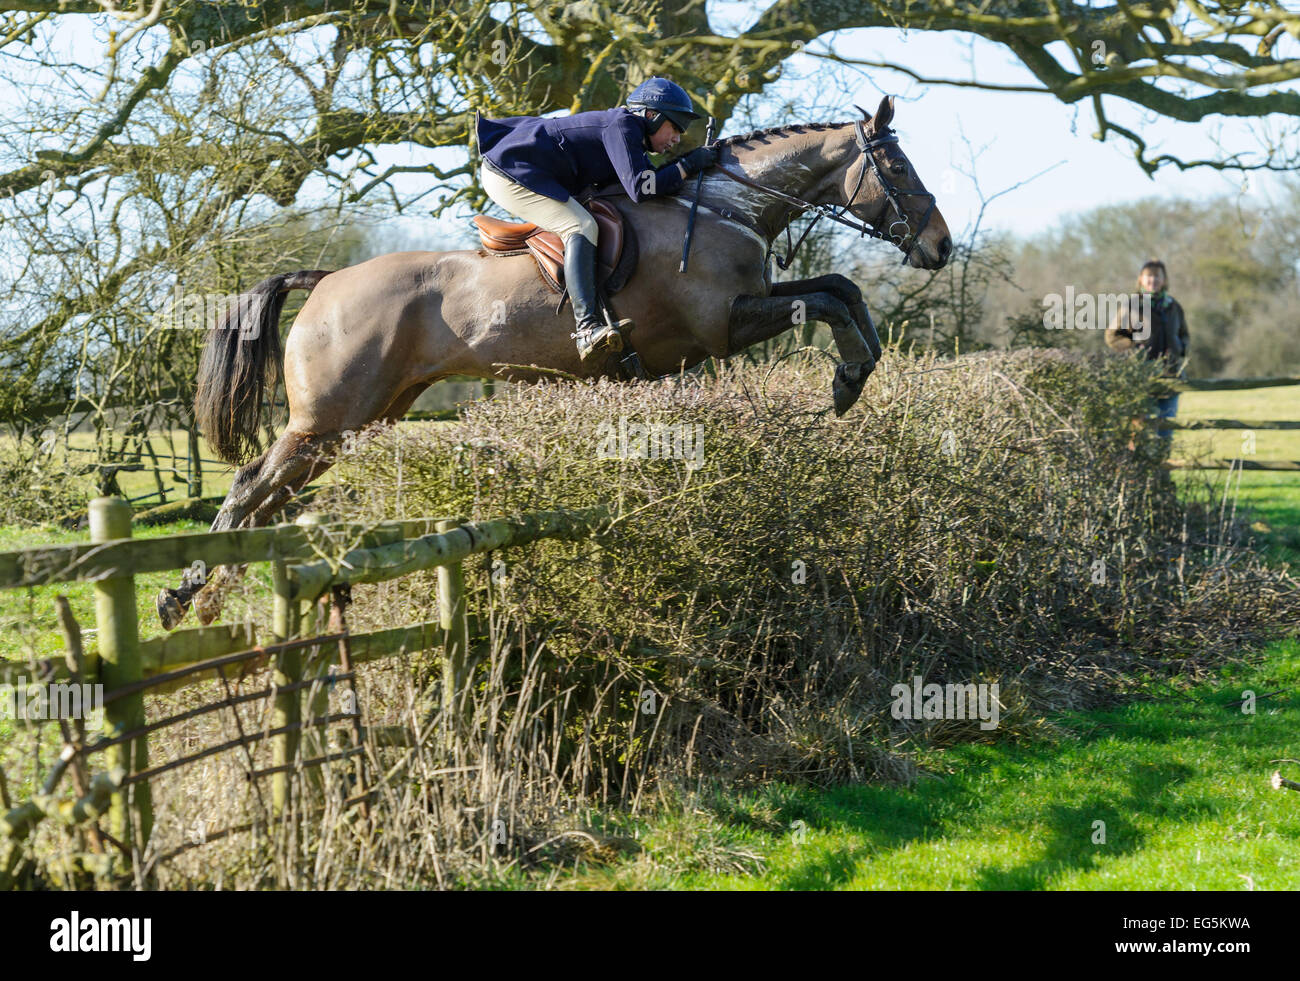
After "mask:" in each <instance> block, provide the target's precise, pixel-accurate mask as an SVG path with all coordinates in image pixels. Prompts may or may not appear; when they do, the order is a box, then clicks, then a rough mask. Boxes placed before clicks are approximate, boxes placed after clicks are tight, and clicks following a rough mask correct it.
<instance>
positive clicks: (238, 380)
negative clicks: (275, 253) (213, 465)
mask: <svg viewBox="0 0 1300 981" xmlns="http://www.w3.org/2000/svg"><path fill="white" fill-rule="evenodd" d="M331 271H332V270H327V269H313V270H303V271H301V272H293V273H280V274H279V275H278V276H272V277H271V278H270V279H266V280H263V281H262V282H260V283H258V284H257V285H256V286H254V287H253V288H252V289H251V290H249V291H248V292H247V293H242V294H240V295H239V296H238V297H237V298H236V300H235V302H233V303H232V304H231V305H230V308H229V309H228V310H227V311H226V313H225V315H224V316H223V317H222V318H221V322H220V323H219V324H218V325H217V326H216V328H214V329H213V330H212V331H211V332H210V333H209V335H208V342H207V344H206V345H205V346H204V348H203V357H202V360H201V361H200V362H199V383H198V392H197V393H196V395H195V398H194V418H195V421H196V422H197V423H198V426H199V431H200V432H201V433H202V434H203V436H204V438H205V439H206V440H207V441H208V446H210V447H211V448H212V450H213V452H215V453H216V454H217V456H218V457H220V458H221V459H222V460H225V461H226V462H227V463H233V464H241V463H245V462H247V461H248V460H249V459H251V458H252V457H254V456H256V455H257V454H258V453H260V452H261V451H262V441H261V440H260V439H259V438H258V434H257V424H258V421H259V418H260V416H261V412H262V396H263V394H264V393H265V392H266V390H267V389H268V388H269V389H270V391H271V394H272V396H274V394H275V386H276V383H277V382H278V381H279V377H280V365H281V362H282V361H283V359H284V352H283V350H282V349H281V347H280V311H281V310H283V309H284V295H285V294H286V293H287V292H289V290H299V289H302V290H310V289H313V288H314V287H315V286H316V284H317V283H319V282H320V281H321V280H322V279H324V278H325V277H326V276H328V275H329V274H330V272H331Z"/></svg>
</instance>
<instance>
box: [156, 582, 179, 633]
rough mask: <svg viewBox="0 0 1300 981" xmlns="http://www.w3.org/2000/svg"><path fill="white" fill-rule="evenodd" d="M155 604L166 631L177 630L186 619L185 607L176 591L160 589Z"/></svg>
mask: <svg viewBox="0 0 1300 981" xmlns="http://www.w3.org/2000/svg"><path fill="white" fill-rule="evenodd" d="M154 604H155V606H156V607H157V609H158V619H159V621H161V623H162V625H163V629H164V630H175V629H176V626H177V624H179V623H180V622H181V621H182V620H184V619H185V607H183V606H181V600H180V594H179V593H177V592H176V590H174V589H160V590H159V591H158V598H157V599H156V600H155V601H154Z"/></svg>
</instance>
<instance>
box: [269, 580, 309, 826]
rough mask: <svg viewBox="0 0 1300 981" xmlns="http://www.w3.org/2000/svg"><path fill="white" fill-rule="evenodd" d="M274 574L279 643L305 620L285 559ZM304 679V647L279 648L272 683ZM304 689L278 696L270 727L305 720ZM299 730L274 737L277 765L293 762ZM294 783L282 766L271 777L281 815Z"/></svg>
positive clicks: (274, 630)
mask: <svg viewBox="0 0 1300 981" xmlns="http://www.w3.org/2000/svg"><path fill="white" fill-rule="evenodd" d="M271 570H272V571H271V577H272V582H273V584H274V588H275V603H274V606H273V613H272V624H271V632H272V633H273V635H274V638H275V641H276V642H277V643H282V642H284V641H287V640H292V639H293V638H294V637H296V636H297V635H298V631H299V627H300V625H301V620H302V612H301V607H300V606H299V604H298V600H297V599H296V598H295V597H294V596H293V584H292V583H291V582H290V581H289V576H288V573H287V571H286V567H285V563H284V560H283V559H276V560H275V562H274V563H273V564H272V567H271ZM301 679H302V650H301V649H294V650H291V651H280V652H279V653H277V654H276V655H275V671H274V673H273V675H272V679H271V680H272V683H273V684H275V686H276V687H282V686H288V685H293V684H296V683H297V682H298V681H300V680H301ZM301 695H302V690H301V689H294V690H293V691H291V692H285V693H283V694H279V695H276V696H275V709H274V711H273V712H272V714H271V727H272V728H274V729H278V728H280V727H281V726H288V725H296V724H298V723H300V722H301V721H302V699H301ZM301 735H302V733H301V731H300V730H297V729H295V730H293V731H291V732H285V733H281V734H280V735H278V736H275V737H273V738H274V740H275V741H274V744H273V746H272V748H271V759H272V762H273V763H274V765H275V766H284V765H286V764H289V763H292V762H293V761H294V758H295V757H296V756H297V753H298V744H299V738H300V736H301ZM292 784H293V772H292V771H291V770H282V771H280V772H278V773H275V774H273V775H272V777H271V809H272V812H273V813H274V814H275V815H276V816H277V817H278V816H280V815H281V814H283V813H284V812H285V809H286V808H287V807H288V804H289V788H290V787H291V786H292Z"/></svg>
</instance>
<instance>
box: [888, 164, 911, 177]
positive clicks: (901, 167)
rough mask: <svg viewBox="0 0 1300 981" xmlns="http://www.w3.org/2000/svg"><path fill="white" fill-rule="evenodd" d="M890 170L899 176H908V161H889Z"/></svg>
mask: <svg viewBox="0 0 1300 981" xmlns="http://www.w3.org/2000/svg"><path fill="white" fill-rule="evenodd" d="M889 172H890V173H891V174H897V175H898V176H899V177H906V176H907V163H906V162H904V161H902V160H891V161H889Z"/></svg>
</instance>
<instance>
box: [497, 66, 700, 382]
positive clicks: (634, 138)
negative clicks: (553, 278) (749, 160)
mask: <svg viewBox="0 0 1300 981" xmlns="http://www.w3.org/2000/svg"><path fill="white" fill-rule="evenodd" d="M698 118H699V113H697V112H695V110H694V109H693V108H692V107H691V99H690V96H688V95H687V94H686V91H685V89H683V88H682V87H681V86H679V85H676V84H674V83H673V82H671V81H669V80H668V79H666V78H650V79H647V80H646V81H644V82H642V83H641V84H640V85H638V86H637V87H636V88H635V89H634V90H633V91H632V93H631V94H630V95H629V96H628V97H627V103H626V105H623V106H617V107H615V108H613V109H596V110H593V111H591V112H579V113H574V114H573V115H570V116H561V117H558V118H550V119H547V118H542V117H539V116H512V117H508V118H505V119H486V118H484V117H482V116H480V117H479V118H478V121H477V124H476V134H477V137H478V145H479V152H480V153H481V154H482V156H483V167H482V169H481V170H480V171H479V179H480V181H481V182H482V184H483V190H485V191H486V192H487V195H488V197H490V198H491V199H492V200H493V201H495V202H496V203H497V204H499V205H500V206H501V207H502V208H504V209H505V210H506V211H508V212H509V213H510V214H512V215H514V216H515V217H516V218H521V219H523V220H524V221H530V222H533V223H534V224H536V225H538V226H539V227H541V228H543V229H545V230H546V231H549V232H554V233H555V234H556V235H558V236H559V237H560V240H561V241H562V242H563V243H564V282H565V286H566V288H567V289H568V291H569V299H570V300H571V301H572V302H573V316H574V319H575V320H576V322H577V333H575V334H574V337H575V338H576V339H577V342H578V355H579V357H580V358H581V359H582V360H583V361H586V360H587V359H588V358H589V357H590V356H591V355H593V354H594V353H596V352H597V351H600V350H603V349H605V348H606V347H607V346H608V345H609V342H610V341H611V340H614V339H615V338H616V331H615V329H614V328H613V327H612V326H611V325H609V324H607V323H606V322H605V321H604V319H603V318H602V317H601V316H600V311H599V308H598V306H597V302H596V219H595V218H593V217H592V216H591V213H590V212H589V211H587V209H586V208H584V207H583V206H582V205H580V204H579V203H578V202H577V201H576V200H575V199H574V195H576V194H577V193H578V192H579V191H581V190H582V189H583V188H585V187H587V186H589V185H593V184H594V185H602V184H608V183H611V182H612V181H614V180H615V179H617V180H618V181H619V182H620V183H621V184H622V185H623V188H624V189H625V190H626V191H627V194H628V197H630V198H631V199H632V200H633V201H640V200H642V199H643V198H645V197H647V196H652V195H665V194H674V193H676V192H677V191H678V190H679V189H680V188H681V186H682V184H683V183H684V182H685V180H686V178H688V177H690V176H692V175H694V174H696V173H698V172H699V171H701V170H703V169H704V168H705V167H709V166H711V165H712V164H714V163H716V162H717V159H718V152H717V150H716V149H715V148H713V147H699V148H697V149H695V150H692V151H691V152H690V153H688V154H686V155H685V156H683V157H679V158H678V159H676V160H674V161H672V162H671V163H668V164H665V165H664V166H662V167H660V168H658V169H657V170H656V169H655V168H654V166H653V165H652V164H651V163H650V158H649V157H648V156H646V152H647V151H652V152H654V153H663V152H664V151H665V150H667V149H669V148H670V147H672V146H675V145H676V144H677V142H678V141H679V140H680V139H681V137H682V134H683V133H684V132H686V128H687V127H688V126H689V125H690V124H691V120H692V119H698Z"/></svg>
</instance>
